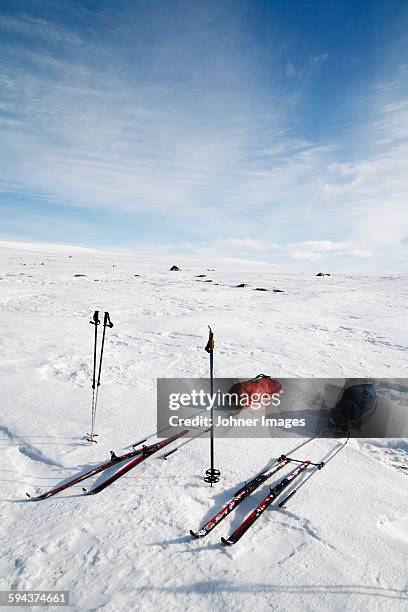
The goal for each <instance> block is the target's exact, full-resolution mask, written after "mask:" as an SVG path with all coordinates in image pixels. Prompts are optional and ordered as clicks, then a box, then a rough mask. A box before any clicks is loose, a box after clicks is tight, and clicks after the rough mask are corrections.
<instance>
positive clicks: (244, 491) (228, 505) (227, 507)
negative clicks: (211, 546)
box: [190, 457, 290, 538]
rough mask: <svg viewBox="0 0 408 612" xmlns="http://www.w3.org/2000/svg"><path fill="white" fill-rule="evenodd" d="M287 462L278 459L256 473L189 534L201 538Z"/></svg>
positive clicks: (287, 460) (286, 460) (288, 461)
mask: <svg viewBox="0 0 408 612" xmlns="http://www.w3.org/2000/svg"><path fill="white" fill-rule="evenodd" d="M288 463H290V459H287V458H286V457H285V458H280V459H278V460H277V462H276V464H275V465H274V466H273V467H272V469H271V470H269V471H266V472H262V473H261V474H258V475H257V476H255V478H253V479H252V480H250V481H249V482H247V483H246V484H245V485H244V486H243V487H241V489H239V490H238V491H237V492H236V493H234V497H232V498H231V499H229V500H228V501H227V502H225V504H224V505H223V506H222V508H220V510H219V511H218V512H217V513H216V514H214V516H212V517H211V518H210V520H209V521H207V523H206V524H205V525H203V526H202V527H200V529H199V530H198V531H193V530H192V529H190V534H191V535H192V536H193V537H194V538H203V537H204V536H206V535H207V534H208V533H210V531H212V530H213V529H214V527H216V526H217V525H218V523H220V522H221V521H222V519H224V518H225V517H226V516H228V514H230V512H232V511H233V510H235V508H236V507H237V506H239V504H240V503H241V502H243V501H244V499H246V498H247V497H248V496H249V495H251V493H253V492H254V491H255V490H256V489H258V488H259V487H260V486H261V485H262V484H263V483H264V482H265V481H266V480H268V478H271V477H272V476H273V475H274V474H276V472H278V471H279V470H281V469H282V468H283V467H285V466H286V465H288Z"/></svg>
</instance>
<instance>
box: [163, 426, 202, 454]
mask: <svg viewBox="0 0 408 612" xmlns="http://www.w3.org/2000/svg"><path fill="white" fill-rule="evenodd" d="M210 430H211V428H210V427H209V428H208V429H204V431H200V433H198V434H197V435H195V436H193V437H192V438H190V439H189V440H185V441H184V442H182V444H179V445H178V446H176V448H173V450H171V451H169V452H168V453H165V454H164V455H163V457H162V458H163V459H167V457H169V455H172V454H173V453H175V452H176V451H178V450H179V449H180V448H181V447H182V446H185V445H186V444H189V443H190V442H192V441H193V440H195V439H196V438H199V437H200V436H202V435H203V434H205V433H207V432H208V431H210Z"/></svg>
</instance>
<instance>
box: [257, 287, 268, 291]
mask: <svg viewBox="0 0 408 612" xmlns="http://www.w3.org/2000/svg"><path fill="white" fill-rule="evenodd" d="M254 291H269V289H265V288H264V287H255V289H254Z"/></svg>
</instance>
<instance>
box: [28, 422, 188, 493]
mask: <svg viewBox="0 0 408 612" xmlns="http://www.w3.org/2000/svg"><path fill="white" fill-rule="evenodd" d="M188 432H189V430H188V429H184V430H183V431H181V432H179V433H177V434H175V435H174V436H171V437H170V438H166V439H165V440H161V441H160V442H155V443H154V444H150V445H149V446H142V447H141V448H137V449H134V450H133V451H131V452H129V453H126V454H124V455H119V456H118V455H115V453H114V452H113V451H111V458H110V460H109V461H106V462H105V463H101V464H100V465H97V466H96V467H94V468H92V469H91V470H88V471H87V472H84V473H83V474H80V475H79V476H76V477H75V478H72V479H71V480H68V481H67V482H64V483H62V484H61V485H58V486H57V487H54V488H53V489H50V490H49V491H46V492H45V493H42V494H41V495H38V496H37V497H33V496H31V495H30V494H29V493H26V495H27V497H29V498H30V499H31V500H32V501H41V500H43V499H48V498H49V497H52V496H53V495H57V493H61V491H65V489H68V488H69V487H73V486H74V485H77V484H79V483H80V482H82V481H83V480H86V479H87V478H91V477H92V476H96V475H97V474H99V473H100V472H103V471H105V470H107V469H108V468H110V467H113V466H114V465H116V464H117V463H122V462H123V461H126V460H128V459H131V461H129V463H126V464H125V465H124V466H123V467H121V468H120V469H119V470H118V471H117V472H115V473H114V474H112V475H111V476H109V477H108V478H106V479H105V480H104V481H103V482H101V483H100V484H99V485H97V486H96V487H94V488H93V489H91V490H89V491H86V490H85V489H84V491H85V494H86V495H95V494H96V493H100V492H101V491H103V489H106V487H108V486H109V485H111V484H112V483H113V482H115V480H117V479H118V478H120V477H121V476H123V475H124V474H126V473H127V472H129V471H130V470H132V469H133V468H134V467H135V466H136V465H138V464H139V463H141V462H142V461H144V460H145V459H147V458H148V457H151V456H152V455H154V454H155V453H157V452H158V451H160V450H161V449H162V448H164V447H165V446H167V445H168V444H171V443H172V442H174V441H175V440H177V439H178V438H181V437H182V436H185V435H186V434H187V433H188ZM141 442H145V440H142V441H141ZM141 442H140V443H141ZM135 446H136V444H135ZM175 450H177V449H175Z"/></svg>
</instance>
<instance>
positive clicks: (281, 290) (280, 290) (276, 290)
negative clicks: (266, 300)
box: [273, 289, 285, 293]
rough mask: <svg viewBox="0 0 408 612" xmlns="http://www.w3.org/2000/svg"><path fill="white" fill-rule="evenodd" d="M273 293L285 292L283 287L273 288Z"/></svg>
mask: <svg viewBox="0 0 408 612" xmlns="http://www.w3.org/2000/svg"><path fill="white" fill-rule="evenodd" d="M273 292H274V293H285V292H284V291H283V289H273Z"/></svg>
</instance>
